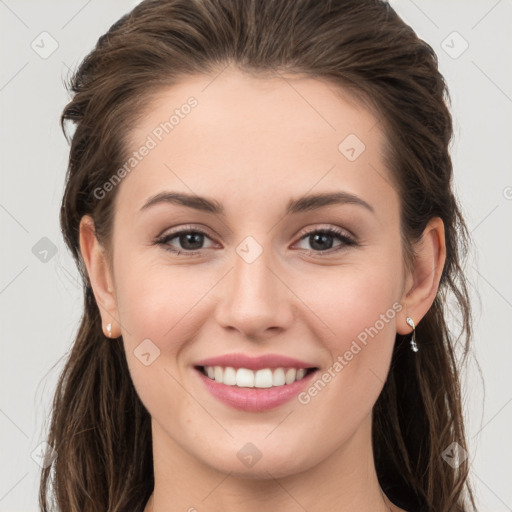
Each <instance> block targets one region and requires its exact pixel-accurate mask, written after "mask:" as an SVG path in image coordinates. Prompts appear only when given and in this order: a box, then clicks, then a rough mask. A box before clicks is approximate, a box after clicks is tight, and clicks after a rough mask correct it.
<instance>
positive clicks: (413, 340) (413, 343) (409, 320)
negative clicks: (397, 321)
mask: <svg viewBox="0 0 512 512" xmlns="http://www.w3.org/2000/svg"><path fill="white" fill-rule="evenodd" d="M405 321H406V322H407V323H408V324H409V325H410V326H411V327H412V336H411V350H412V351H413V352H418V350H419V349H418V345H416V336H415V334H416V326H415V325H414V322H413V320H412V318H411V317H407V318H406V319H405Z"/></svg>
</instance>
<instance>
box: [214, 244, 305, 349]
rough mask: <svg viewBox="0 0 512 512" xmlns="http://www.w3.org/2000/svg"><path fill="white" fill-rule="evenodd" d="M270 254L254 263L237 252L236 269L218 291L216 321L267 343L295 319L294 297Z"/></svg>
mask: <svg viewBox="0 0 512 512" xmlns="http://www.w3.org/2000/svg"><path fill="white" fill-rule="evenodd" d="M270 260H271V258H267V257H266V251H265V250H264V251H263V252H262V254H261V255H260V256H259V257H258V258H257V259H256V260H255V261H252V262H251V263H248V262H247V261H245V260H244V259H243V258H242V257H240V256H239V255H238V254H236V253H235V255H234V263H233V268H232V269H231V271H230V272H229V273H228V275H227V276H226V277H225V279H224V280H223V281H224V283H223V286H222V287H221V288H219V289H218V294H219V296H218V301H217V305H216V309H215V317H216V321H217V322H218V324H219V325H221V326H222V327H223V328H224V329H228V330H236V331H238V332H239V333H240V334H241V335H242V336H243V337H245V338H248V339H252V340H263V339H265V338H269V337H274V336H276V334H278V333H279V332H280V331H283V330H286V329H288V328H289V327H290V326H291V324H292V322H293V318H294V310H295V308H294V300H296V298H295V296H294V294H293V293H292V291H291V290H290V287H289V285H287V283H286V279H285V278H284V275H283V272H282V271H281V272H280V270H279V268H278V265H274V264H272V261H270Z"/></svg>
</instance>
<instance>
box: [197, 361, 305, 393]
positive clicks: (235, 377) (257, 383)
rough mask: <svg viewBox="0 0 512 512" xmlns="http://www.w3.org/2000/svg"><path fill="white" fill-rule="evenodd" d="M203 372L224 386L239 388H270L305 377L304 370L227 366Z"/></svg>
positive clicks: (211, 367) (206, 369)
mask: <svg viewBox="0 0 512 512" xmlns="http://www.w3.org/2000/svg"><path fill="white" fill-rule="evenodd" d="M204 371H205V372H206V374H207V375H208V377H210V379H213V380H215V381H216V382H220V383H222V384H225V385H226V386H238V387H240V388H271V387H279V386H284V385H285V384H292V383H293V382H295V381H297V380H301V379H303V378H304V376H305V375H306V371H307V370H306V368H299V369H296V368H286V369H285V368H275V369H271V368H263V369H261V370H257V371H255V372H254V371H252V370H248V369H247V368H238V369H236V368H233V367H231V366H227V367H226V368H224V367H222V366H205V367H204Z"/></svg>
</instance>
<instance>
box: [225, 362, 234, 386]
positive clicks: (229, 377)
mask: <svg viewBox="0 0 512 512" xmlns="http://www.w3.org/2000/svg"><path fill="white" fill-rule="evenodd" d="M223 382H224V384H226V385H227V386H236V371H235V369H234V368H231V366H228V367H227V368H225V369H224V376H223Z"/></svg>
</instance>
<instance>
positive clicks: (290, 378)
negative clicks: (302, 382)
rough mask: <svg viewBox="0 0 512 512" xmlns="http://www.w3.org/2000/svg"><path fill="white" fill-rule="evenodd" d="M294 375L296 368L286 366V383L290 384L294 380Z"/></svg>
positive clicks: (295, 374)
mask: <svg viewBox="0 0 512 512" xmlns="http://www.w3.org/2000/svg"><path fill="white" fill-rule="evenodd" d="M296 376H297V370H296V369H295V368H288V370H286V376H285V381H286V384H291V383H292V382H295V377H296Z"/></svg>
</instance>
